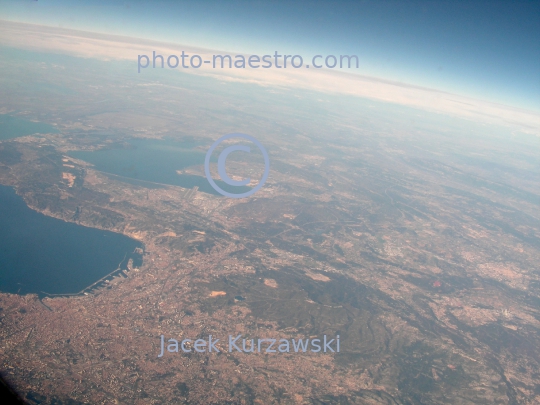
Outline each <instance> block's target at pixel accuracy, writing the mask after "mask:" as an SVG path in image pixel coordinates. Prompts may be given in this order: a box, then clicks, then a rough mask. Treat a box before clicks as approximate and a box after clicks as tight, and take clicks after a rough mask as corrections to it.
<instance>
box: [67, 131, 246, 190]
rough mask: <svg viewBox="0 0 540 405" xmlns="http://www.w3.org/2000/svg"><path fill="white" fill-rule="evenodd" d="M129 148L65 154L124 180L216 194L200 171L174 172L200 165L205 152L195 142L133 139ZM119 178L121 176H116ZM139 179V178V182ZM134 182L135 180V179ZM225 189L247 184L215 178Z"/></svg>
mask: <svg viewBox="0 0 540 405" xmlns="http://www.w3.org/2000/svg"><path fill="white" fill-rule="evenodd" d="M129 144H130V147H129V148H124V149H105V150H98V151H95V152H88V151H75V152H70V153H69V154H70V155H71V156H73V157H74V158H77V159H81V160H84V161H86V162H89V163H92V164H93V165H94V166H95V168H96V169H97V170H100V171H103V172H105V173H111V174H115V175H117V176H122V177H123V178H124V179H125V181H126V182H130V181H129V179H133V180H135V182H130V183H133V184H137V185H141V186H151V184H150V183H148V184H145V183H144V181H146V182H155V183H161V184H169V185H172V186H180V187H184V188H193V187H194V186H198V187H199V190H200V191H202V192H205V193H208V194H214V195H219V194H218V193H217V192H216V191H215V190H214V189H213V188H212V186H210V184H209V183H208V180H207V179H206V177H204V174H203V175H201V176H195V175H189V174H178V173H177V170H182V169H185V168H186V167H189V166H197V165H200V166H201V167H202V166H203V165H204V157H205V155H206V152H203V151H201V150H198V149H196V146H198V144H197V143H195V142H175V141H172V140H156V139H133V140H130V141H129ZM119 180H121V178H119ZM141 180H142V181H141ZM137 181H138V182H137ZM215 181H216V184H217V185H218V186H219V187H221V188H222V189H223V190H225V191H229V192H232V193H236V194H239V193H245V192H246V191H249V190H250V189H251V188H250V187H234V186H233V187H231V186H229V185H228V184H227V183H225V182H223V181H220V180H215Z"/></svg>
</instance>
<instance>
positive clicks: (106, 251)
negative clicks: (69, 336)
mask: <svg viewBox="0 0 540 405" xmlns="http://www.w3.org/2000/svg"><path fill="white" fill-rule="evenodd" d="M142 248H143V245H142V243H140V242H138V241H136V240H134V239H131V238H129V237H127V236H125V235H122V234H118V233H114V232H110V231H104V230H100V229H95V228H88V227H85V226H82V225H77V224H74V223H70V222H64V221H62V220H59V219H56V218H52V217H47V216H45V215H43V214H41V213H39V212H36V211H34V210H32V209H30V208H29V207H28V206H27V205H26V203H25V202H24V200H23V199H22V198H21V197H20V196H18V195H17V194H16V193H15V190H14V189H13V188H12V187H8V186H0V291H2V292H7V293H12V294H20V295H24V294H38V295H39V296H41V297H43V296H54V295H71V294H79V293H84V292H88V291H91V289H93V288H96V287H99V286H100V285H102V284H106V283H107V282H108V280H109V279H111V278H113V277H114V276H117V275H125V274H124V273H123V271H124V270H126V269H127V268H128V263H131V264H132V266H133V267H140V266H141V265H142Z"/></svg>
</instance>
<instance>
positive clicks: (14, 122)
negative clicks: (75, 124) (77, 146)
mask: <svg viewBox="0 0 540 405" xmlns="http://www.w3.org/2000/svg"><path fill="white" fill-rule="evenodd" d="M58 132H59V131H58V129H56V128H55V127H53V126H52V125H49V124H46V123H43V122H32V121H28V120H26V119H24V118H19V117H14V116H11V115H6V114H0V140H3V139H11V138H17V137H19V136H26V135H32V134H38V133H39V134H54V133H58Z"/></svg>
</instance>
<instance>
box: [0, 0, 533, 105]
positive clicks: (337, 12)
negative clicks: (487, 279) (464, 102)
mask: <svg viewBox="0 0 540 405" xmlns="http://www.w3.org/2000/svg"><path fill="white" fill-rule="evenodd" d="M0 19H4V20H10V21H18V22H29V23H35V24H43V25H49V26H55V27H63V28H73V29H80V30H86V31H93V32H101V33H111V34H118V35H126V36H130V37H138V38H147V39H155V40H159V41H167V42H172V43H179V44H185V45H191V46H197V47H205V48H211V49H219V50H224V51H229V52H238V53H248V54H258V55H263V54H269V53H272V54H273V53H274V51H276V50H277V51H278V52H279V53H281V54H283V53H285V54H291V55H293V54H299V55H302V56H303V57H304V59H305V58H306V57H308V58H310V57H311V56H313V55H315V54H322V55H330V54H332V55H341V54H347V55H358V57H359V60H360V67H359V69H351V70H350V72H352V73H353V72H354V73H359V74H363V75H369V76H374V77H377V78H382V79H388V80H396V81H400V82H404V83H409V84H414V85H419V86H425V87H430V88H435V89H439V90H443V91H448V92H451V93H456V94H462V95H466V96H470V97H474V98H479V99H482V100H487V101H492V102H496V103H501V104H506V105H510V106H515V107H521V108H526V109H529V110H533V111H537V112H538V111H540V23H539V21H540V1H521V2H519V1H518V2H507V1H504V2H503V1H497V0H491V1H474V0H469V1H459V0H454V1H451V2H445V1H361V0H357V1H333V2H323V1H309V2H306V1H296V2H292V1H267V2H263V1H249V2H248V1H234V0H233V1H213V0H206V1H200V2H193V1H191V2H186V1H178V0H176V1H159V0H158V1H151V2H150V1H114V0H109V1H102V0H87V1H84V2H73V1H66V0H51V1H48V0H39V1H33V0H18V1H13V0H0Z"/></svg>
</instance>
